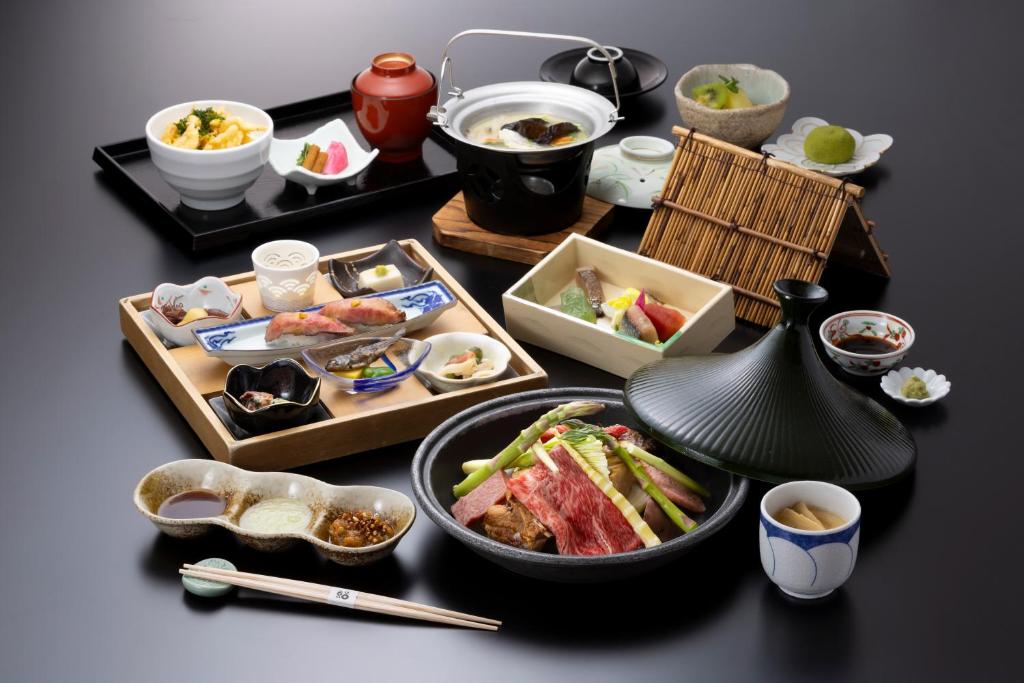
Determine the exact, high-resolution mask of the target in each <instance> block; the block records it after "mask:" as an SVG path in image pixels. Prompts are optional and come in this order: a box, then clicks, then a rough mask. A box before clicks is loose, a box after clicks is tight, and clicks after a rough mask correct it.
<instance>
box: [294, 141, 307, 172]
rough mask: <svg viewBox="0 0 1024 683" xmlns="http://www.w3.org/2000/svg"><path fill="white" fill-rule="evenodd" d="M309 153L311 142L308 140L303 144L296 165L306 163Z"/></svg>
mask: <svg viewBox="0 0 1024 683" xmlns="http://www.w3.org/2000/svg"><path fill="white" fill-rule="evenodd" d="M307 154H309V143H308V142H307V143H305V144H303V145H302V151H301V152H299V158H298V159H296V160H295V165H296V166H302V164H303V163H305V161H306V155H307Z"/></svg>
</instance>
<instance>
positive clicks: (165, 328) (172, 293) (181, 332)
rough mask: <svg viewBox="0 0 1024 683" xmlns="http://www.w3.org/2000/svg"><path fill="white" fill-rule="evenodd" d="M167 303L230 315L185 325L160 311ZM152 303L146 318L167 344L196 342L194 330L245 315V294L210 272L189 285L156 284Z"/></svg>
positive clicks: (144, 313)
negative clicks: (232, 289)
mask: <svg viewBox="0 0 1024 683" xmlns="http://www.w3.org/2000/svg"><path fill="white" fill-rule="evenodd" d="M165 304H171V305H172V306H175V307H180V308H181V309H182V310H185V311H188V310H189V309H190V308H215V309H218V310H221V311H224V312H225V313H227V317H214V316H210V317H207V318H199V319H198V320H193V321H192V322H190V323H186V324H185V325H175V324H173V323H171V321H169V320H168V319H167V318H165V317H164V316H163V313H162V312H161V311H160V308H161V307H162V306H164V305H165ZM149 306H150V308H149V310H148V311H143V314H142V317H143V319H144V320H145V321H146V323H147V324H148V325H149V326H150V327H151V328H153V331H154V332H156V333H157V335H158V336H159V337H160V338H161V339H162V340H163V341H164V344H165V345H170V346H172V347H174V346H188V345H189V344H195V343H196V340H195V337H194V336H192V331H193V330H203V329H206V328H207V327H217V326H218V325H227V324H229V323H233V322H235V321H236V320H238V319H239V318H241V317H242V295H241V294H238V293H236V292H233V291H231V288H230V287H228V286H227V285H226V284H224V281H223V280H221V279H220V278H218V277H214V276H212V275H207V276H206V277H204V278H201V279H199V280H196V281H195V282H193V283H192V284H190V285H175V284H171V283H170V282H165V283H163V284H160V285H157V286H156V287H155V288H154V289H153V298H152V299H151V300H150V302H149Z"/></svg>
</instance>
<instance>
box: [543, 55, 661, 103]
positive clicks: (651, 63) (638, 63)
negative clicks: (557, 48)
mask: <svg viewBox="0 0 1024 683" xmlns="http://www.w3.org/2000/svg"><path fill="white" fill-rule="evenodd" d="M587 49H588V48H585V47H583V48H577V49H574V50H566V51H565V52H559V53H558V54H555V55H552V56H550V57H548V58H547V59H545V60H544V63H543V64H541V65H540V79H541V80H542V81H548V82H550V83H570V80H571V78H572V71H573V69H574V68H576V64H578V63H579V61H580V60H581V59H585V58H586V56H587ZM621 50H622V56H623V58H625V59H628V60H629V61H630V62H632V64H633V66H634V67H636V72H637V76H639V78H640V83H639V85H638V86H637V87H635V88H632V89H630V90H629V91H628V92H626V91H622V92H620V93H619V97H620V98H621V99H626V98H630V97H636V96H637V95H643V94H644V93H647V92H650V91H652V90H654V89H655V88H657V87H658V86H659V85H661V84H662V83H664V82H665V79H666V78H668V67H667V66H665V63H664V62H662V61H661V60H660V59H658V58H657V57H655V56H654V55H651V54H648V53H646V52H641V51H640V50H632V49H630V48H628V47H624V48H621Z"/></svg>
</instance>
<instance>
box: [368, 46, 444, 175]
mask: <svg viewBox="0 0 1024 683" xmlns="http://www.w3.org/2000/svg"><path fill="white" fill-rule="evenodd" d="M436 102H437V80H436V79H435V78H434V75H433V74H431V73H430V72H429V71H427V70H426V69H424V68H423V67H420V66H417V65H416V60H415V59H413V56H412V55H410V54H407V53H405V52H385V53H382V54H379V55H377V56H376V57H374V58H373V61H372V62H371V64H370V68H368V69H366V70H365V71H363V72H362V73H360V74H359V75H358V76H356V77H355V78H354V79H352V109H353V110H354V111H355V115H356V123H357V124H358V125H359V131H360V132H361V133H362V134H363V137H365V138H366V140H367V142H369V143H370V144H371V145H373V146H374V147H377V148H378V149H380V154H379V155H378V157H377V158H378V160H380V161H386V162H391V163H396V162H399V163H400V162H404V161H412V160H414V159H418V158H419V157H420V156H421V155H422V154H423V141H424V140H426V139H427V135H429V134H430V127H431V123H430V121H429V120H428V119H427V112H428V111H430V107H431V106H432V105H434V104H435V103H436Z"/></svg>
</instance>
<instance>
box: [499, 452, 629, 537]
mask: <svg viewBox="0 0 1024 683" xmlns="http://www.w3.org/2000/svg"><path fill="white" fill-rule="evenodd" d="M550 456H551V459H552V460H553V461H554V462H555V464H556V465H558V472H552V471H551V470H549V469H548V468H547V467H531V468H529V469H526V470H523V471H522V472H520V473H518V474H516V475H515V476H513V477H511V478H510V479H509V480H508V488H509V490H510V491H511V492H512V494H513V495H514V496H515V497H516V499H517V500H519V502H521V503H522V504H523V505H525V506H526V507H527V509H529V510H530V512H532V513H533V514H534V515H536V516H537V519H539V520H540V522H541V523H542V524H543V525H544V526H545V527H547V528H548V530H549V531H550V532H551V533H552V534H554V537H555V544H556V545H557V547H558V552H559V553H560V554H562V555H608V554H611V553H621V552H626V551H629V550H636V549H637V548H640V547H641V546H642V545H643V544H642V543H641V541H640V537H639V536H637V535H636V532H635V531H633V527H631V526H630V525H629V522H627V521H626V518H625V517H623V516H622V513H621V512H619V509H618V508H616V507H615V505H614V503H612V502H611V501H610V500H609V499H608V496H606V495H605V494H604V493H603V492H602V491H601V489H599V488H598V487H597V485H595V484H594V482H592V481H590V479H589V478H588V477H587V475H586V473H585V472H584V471H583V470H582V469H581V468H580V466H579V465H577V464H576V461H575V460H573V459H572V456H571V455H569V453H568V452H567V451H566V450H565V448H563V447H561V446H558V447H557V448H554V449H552V451H551V453H550Z"/></svg>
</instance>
